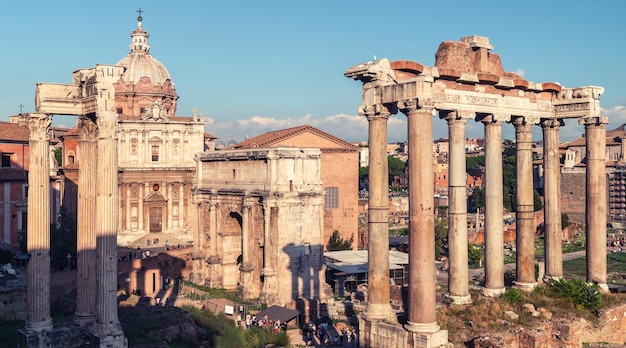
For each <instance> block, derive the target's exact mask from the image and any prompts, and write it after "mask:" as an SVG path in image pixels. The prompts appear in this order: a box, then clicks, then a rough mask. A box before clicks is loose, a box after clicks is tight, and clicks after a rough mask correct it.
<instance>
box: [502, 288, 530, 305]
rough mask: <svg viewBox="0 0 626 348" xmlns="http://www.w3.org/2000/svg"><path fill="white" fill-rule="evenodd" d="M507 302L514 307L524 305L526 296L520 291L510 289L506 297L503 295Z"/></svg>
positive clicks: (505, 294)
mask: <svg viewBox="0 0 626 348" xmlns="http://www.w3.org/2000/svg"><path fill="white" fill-rule="evenodd" d="M502 298H504V299H505V300H506V301H507V302H509V303H510V304H513V305H517V304H522V303H524V302H525V299H524V294H522V292H521V291H520V290H519V289H509V290H507V291H506V292H505V293H504V295H502Z"/></svg>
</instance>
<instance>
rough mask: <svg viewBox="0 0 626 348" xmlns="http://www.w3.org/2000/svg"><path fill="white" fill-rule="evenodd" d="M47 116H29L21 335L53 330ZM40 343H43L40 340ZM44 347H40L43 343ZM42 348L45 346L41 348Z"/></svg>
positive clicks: (48, 121)
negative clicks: (24, 319)
mask: <svg viewBox="0 0 626 348" xmlns="http://www.w3.org/2000/svg"><path fill="white" fill-rule="evenodd" d="M51 122H52V119H51V117H50V115H48V114H30V115H29V116H28V128H29V130H30V139H29V145H28V146H29V148H30V162H29V171H28V234H27V236H26V239H27V241H26V244H27V246H28V254H29V255H30V259H29V260H28V266H27V269H26V277H27V287H26V296H27V297H26V298H27V304H28V306H27V311H26V323H25V324H24V331H25V332H26V333H27V334H37V335H42V334H43V335H45V333H46V332H48V331H51V330H52V317H51V316H50V166H49V161H50V152H49V151H48V148H49V141H50V139H49V131H50V124H51ZM40 337H42V339H40V340H39V343H42V342H45V338H44V337H43V336H40ZM42 344H43V343H42ZM40 346H41V347H43V346H44V345H40Z"/></svg>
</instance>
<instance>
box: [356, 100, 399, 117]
mask: <svg viewBox="0 0 626 348" xmlns="http://www.w3.org/2000/svg"><path fill="white" fill-rule="evenodd" d="M358 112H359V115H361V116H365V117H367V119H368V120H369V119H371V118H379V117H384V118H389V116H390V115H391V114H395V113H397V112H398V108H397V105H395V103H394V104H374V105H361V106H360V107H359V111H358Z"/></svg>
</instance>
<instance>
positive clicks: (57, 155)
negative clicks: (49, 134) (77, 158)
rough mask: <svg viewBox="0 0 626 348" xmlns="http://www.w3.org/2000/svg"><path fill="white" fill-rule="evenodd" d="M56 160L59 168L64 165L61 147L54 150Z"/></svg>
mask: <svg viewBox="0 0 626 348" xmlns="http://www.w3.org/2000/svg"><path fill="white" fill-rule="evenodd" d="M54 158H55V159H56V160H57V164H58V165H59V166H62V165H63V148H61V147H59V148H57V149H54Z"/></svg>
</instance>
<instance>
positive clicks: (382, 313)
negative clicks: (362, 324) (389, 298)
mask: <svg viewBox="0 0 626 348" xmlns="http://www.w3.org/2000/svg"><path fill="white" fill-rule="evenodd" d="M363 318H364V319H365V320H367V321H384V322H387V323H397V322H398V316H397V314H396V312H395V311H394V310H393V308H391V305H390V304H381V303H369V304H368V305H367V307H366V308H365V312H364V313H363Z"/></svg>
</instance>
